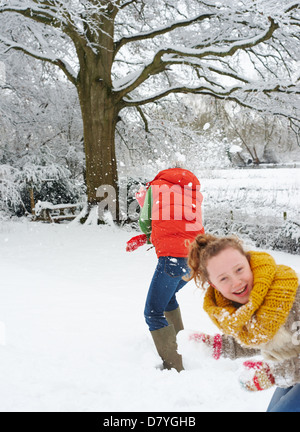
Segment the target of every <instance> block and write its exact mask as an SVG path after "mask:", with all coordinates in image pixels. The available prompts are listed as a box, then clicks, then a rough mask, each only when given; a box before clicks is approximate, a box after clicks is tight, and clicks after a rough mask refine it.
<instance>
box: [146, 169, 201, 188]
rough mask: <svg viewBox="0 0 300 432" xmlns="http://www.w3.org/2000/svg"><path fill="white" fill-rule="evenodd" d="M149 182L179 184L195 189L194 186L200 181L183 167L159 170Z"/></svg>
mask: <svg viewBox="0 0 300 432" xmlns="http://www.w3.org/2000/svg"><path fill="white" fill-rule="evenodd" d="M149 184H150V185H151V184H170V185H179V186H181V187H187V188H188V189H191V190H196V187H197V186H199V185H200V182H199V180H198V179H197V177H196V176H195V175H194V174H193V173H192V172H191V171H189V170H186V169H183V168H170V169H166V170H163V171H160V172H159V173H158V174H157V176H156V177H155V178H154V179H153V180H152V181H151V182H150V183H149Z"/></svg>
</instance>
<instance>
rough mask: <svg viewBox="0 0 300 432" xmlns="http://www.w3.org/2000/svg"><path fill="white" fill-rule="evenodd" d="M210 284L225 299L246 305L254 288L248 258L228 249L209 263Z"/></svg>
mask: <svg viewBox="0 0 300 432" xmlns="http://www.w3.org/2000/svg"><path fill="white" fill-rule="evenodd" d="M206 267H207V271H208V275H209V282H210V284H211V285H212V286H213V287H214V288H215V289H216V290H218V291H219V292H220V293H221V294H222V295H223V297H225V298H226V299H228V300H231V301H233V302H236V303H240V304H243V305H244V304H246V303H248V301H249V297H250V293H251V291H252V288H253V273H252V270H251V267H250V264H249V262H248V260H247V258H246V257H245V256H244V255H242V254H241V252H239V251H238V250H237V249H234V248H232V247H228V248H227V249H224V250H223V251H221V252H220V253H219V254H218V255H216V256H215V257H212V258H210V259H209V260H208V261H207V266H206Z"/></svg>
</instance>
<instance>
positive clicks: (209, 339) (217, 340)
mask: <svg viewBox="0 0 300 432" xmlns="http://www.w3.org/2000/svg"><path fill="white" fill-rule="evenodd" d="M190 340H193V341H195V342H201V343H205V345H207V346H208V347H209V348H210V349H211V352H212V356H213V358H214V359H215V360H219V358H220V357H221V355H222V344H223V341H222V335H220V334H216V335H215V336H210V335H207V334H204V333H193V334H191V335H190Z"/></svg>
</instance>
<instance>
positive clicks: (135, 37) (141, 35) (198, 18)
mask: <svg viewBox="0 0 300 432" xmlns="http://www.w3.org/2000/svg"><path fill="white" fill-rule="evenodd" d="M213 16H214V14H201V15H199V16H196V17H194V18H191V19H189V20H182V21H177V22H174V23H172V24H169V25H167V26H163V27H160V28H157V29H155V30H151V31H148V32H141V33H138V34H136V35H133V36H126V37H123V38H122V39H120V40H119V41H118V42H116V43H115V55H116V54H117V53H118V51H119V50H120V49H121V48H122V46H123V45H126V44H128V43H130V42H137V41H142V40H145V39H153V38H155V37H157V36H161V35H163V34H166V33H170V32H171V31H173V30H175V29H178V28H180V27H188V26H190V25H191V24H194V23H197V22H200V21H204V20H206V19H209V18H212V17H213Z"/></svg>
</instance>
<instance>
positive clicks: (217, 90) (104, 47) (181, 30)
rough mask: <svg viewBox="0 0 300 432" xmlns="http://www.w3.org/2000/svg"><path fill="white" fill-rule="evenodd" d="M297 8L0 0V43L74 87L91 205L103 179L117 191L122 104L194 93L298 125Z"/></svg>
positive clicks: (292, 4)
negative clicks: (62, 76)
mask: <svg viewBox="0 0 300 432" xmlns="http://www.w3.org/2000/svg"><path fill="white" fill-rule="evenodd" d="M298 8H299V3H298V2H297V1H288V2H282V1H281V0H269V1H267V2H266V1H265V0H254V1H252V2H249V1H248V0H241V1H239V2H236V1H234V0H224V1H222V2H215V1H210V0H204V1H199V0H197V1H196V0H188V1H184V0H180V1H177V0H147V1H144V0H111V1H108V0H90V1H88V0H45V1H42V0H0V15H1V31H0V42H1V45H2V51H3V52H7V51H8V50H11V49H14V50H19V51H22V52H24V53H26V54H28V55H30V56H32V57H34V58H36V59H38V60H42V61H45V62H50V63H52V64H54V65H56V66H58V67H59V68H60V69H61V70H62V71H63V72H64V74H65V75H66V76H67V78H68V79H69V80H70V81H71V82H72V83H73V84H74V85H75V87H76V89H77V92H78V96H79V101H80V106H81V112H82V120H83V129H84V145H85V156H86V184H87V194H88V202H89V204H90V205H93V204H95V203H96V202H97V197H96V190H97V188H98V187H99V186H100V185H103V184H109V185H112V186H113V187H114V188H115V189H116V190H117V188H118V175H117V162H116V152H115V130H116V125H117V122H118V120H119V118H120V117H119V114H120V112H121V110H123V109H125V108H135V109H138V110H139V112H140V114H141V115H142V111H141V110H140V109H141V107H142V106H143V105H145V104H149V103H151V102H155V101H157V100H160V99H162V98H164V97H166V96H168V95H170V94H174V93H198V94H206V95H212V96H214V97H217V98H221V99H228V100H234V101H236V102H238V103H239V104H241V105H243V106H247V107H251V108H255V109H258V110H260V111H263V112H268V113H270V114H281V115H284V116H288V117H289V118H291V119H293V120H294V121H297V119H298V118H299V115H298V113H297V95H298V90H297V84H298V82H299V78H298V76H297V75H296V70H297V69H296V65H295V61H296V59H297V52H298V44H299V40H298V39H299V37H298V33H297V32H298V27H299V9H298ZM20 30H21V34H22V36H21V37H20ZM241 53H243V56H242V55H241ZM246 58H247V59H248V63H245V61H246ZM241 61H242V64H243V65H244V67H241Z"/></svg>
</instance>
